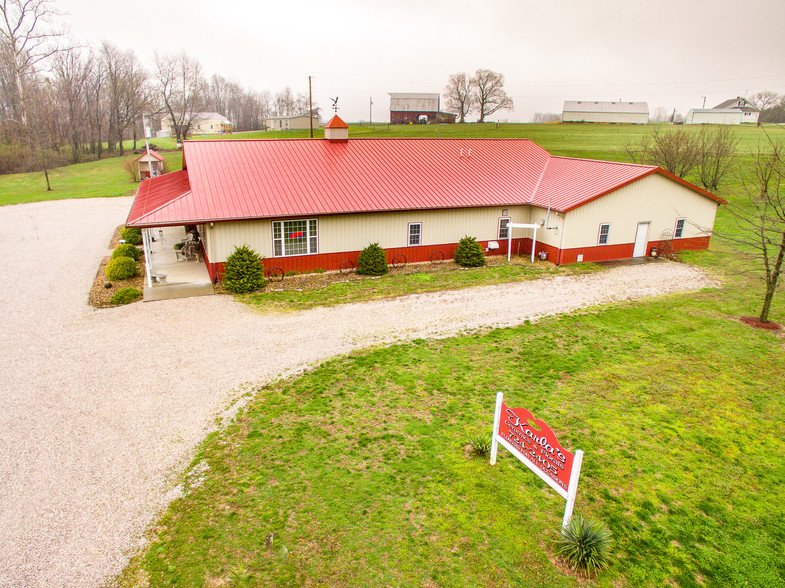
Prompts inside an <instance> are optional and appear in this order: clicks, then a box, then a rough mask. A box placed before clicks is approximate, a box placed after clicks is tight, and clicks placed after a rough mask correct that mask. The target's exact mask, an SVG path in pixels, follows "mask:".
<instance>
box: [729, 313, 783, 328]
mask: <svg viewBox="0 0 785 588" xmlns="http://www.w3.org/2000/svg"><path fill="white" fill-rule="evenodd" d="M739 320H740V321H741V322H743V323H744V324H745V325H749V326H751V327H755V328H756V329H766V330H767V331H781V330H782V325H781V324H779V323H775V322H772V321H769V322H767V323H764V322H762V321H760V320H759V319H758V318H757V317H754V316H742V317H739Z"/></svg>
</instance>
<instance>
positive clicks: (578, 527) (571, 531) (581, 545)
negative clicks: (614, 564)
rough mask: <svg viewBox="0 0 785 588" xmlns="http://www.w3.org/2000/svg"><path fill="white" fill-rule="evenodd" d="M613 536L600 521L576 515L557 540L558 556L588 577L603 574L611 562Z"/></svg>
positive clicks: (563, 528)
mask: <svg viewBox="0 0 785 588" xmlns="http://www.w3.org/2000/svg"><path fill="white" fill-rule="evenodd" d="M612 544H613V536H612V535H611V532H610V530H609V529H608V528H607V527H606V526H605V525H604V524H603V523H602V522H600V521H593V520H590V519H584V518H583V517H582V516H580V515H577V514H576V515H574V516H573V517H572V519H571V520H570V523H569V524H568V525H567V526H566V527H562V529H561V532H560V533H559V537H558V539H556V554H557V555H558V556H559V557H562V558H564V559H565V560H567V563H569V564H570V565H571V566H572V567H573V568H575V569H576V570H578V571H582V572H585V573H586V575H588V576H593V575H594V574H596V573H598V572H601V571H602V570H604V569H605V568H607V567H608V564H610V561H611V545H612Z"/></svg>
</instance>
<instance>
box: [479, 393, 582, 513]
mask: <svg viewBox="0 0 785 588" xmlns="http://www.w3.org/2000/svg"><path fill="white" fill-rule="evenodd" d="M503 399H504V394H503V393H502V392H499V393H497V394H496V410H495V411H494V414H493V441H492V443H491V465H495V464H496V455H497V452H498V446H499V445H501V446H502V447H504V448H505V449H507V451H509V452H510V453H512V454H513V455H514V456H515V457H516V458H517V459H519V460H520V461H521V462H522V463H523V464H524V465H525V466H526V467H528V468H529V469H530V470H531V471H533V472H534V473H535V474H537V475H538V476H539V477H540V478H541V479H542V480H543V481H544V482H545V483H546V484H548V485H549V486H550V487H551V488H553V489H554V490H555V491H556V492H557V493H558V494H559V496H561V497H562V498H564V499H565V500H566V501H567V505H566V506H565V508H564V518H563V519H562V527H566V526H567V525H569V524H570V519H572V510H573V508H574V507H575V497H576V496H577V494H578V478H579V477H580V475H581V464H582V463H583V451H581V450H580V449H578V450H577V451H576V452H575V454H572V453H570V452H569V451H567V450H566V449H564V448H563V447H562V446H561V444H560V443H559V441H558V440H557V439H556V435H554V433H553V431H551V428H550V427H549V426H548V425H546V424H545V422H544V421H542V420H539V419H535V418H534V415H532V413H531V412H529V411H528V410H526V409H525V408H509V407H508V406H507V405H506V404H504V402H503Z"/></svg>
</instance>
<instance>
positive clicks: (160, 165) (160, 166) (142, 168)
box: [135, 151, 164, 181]
mask: <svg viewBox="0 0 785 588" xmlns="http://www.w3.org/2000/svg"><path fill="white" fill-rule="evenodd" d="M135 161H136V166H137V169H138V171H139V180H140V181H141V180H146V179H147V178H155V177H157V176H160V175H161V174H162V173H164V158H163V156H162V155H159V154H158V153H156V152H155V151H145V152H144V153H142V154H141V155H140V156H139V157H137V158H136V160H135Z"/></svg>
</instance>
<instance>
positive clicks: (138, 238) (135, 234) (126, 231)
mask: <svg viewBox="0 0 785 588" xmlns="http://www.w3.org/2000/svg"><path fill="white" fill-rule="evenodd" d="M120 237H121V238H123V239H125V242H126V243H130V244H131V245H141V244H142V229H137V228H136V227H123V229H122V230H121V231H120Z"/></svg>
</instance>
